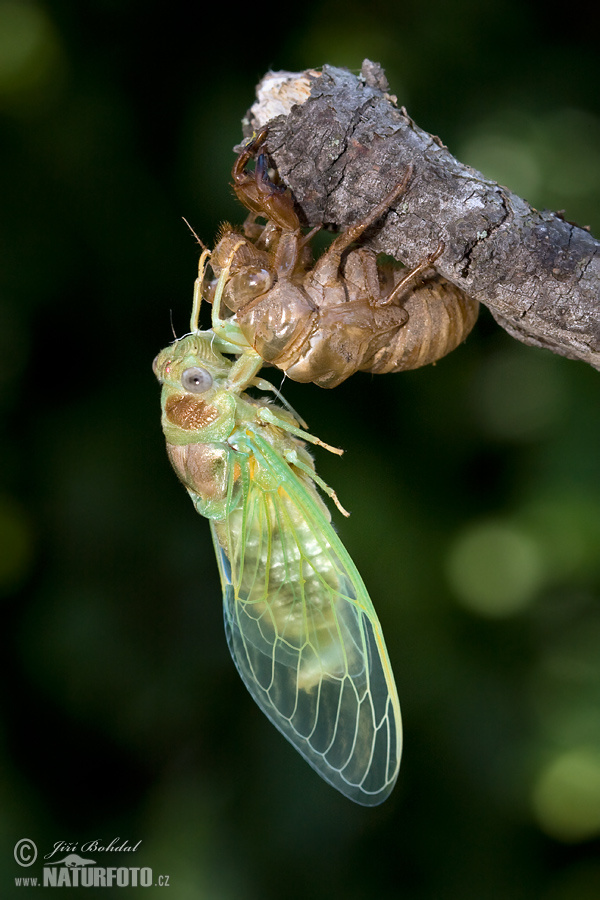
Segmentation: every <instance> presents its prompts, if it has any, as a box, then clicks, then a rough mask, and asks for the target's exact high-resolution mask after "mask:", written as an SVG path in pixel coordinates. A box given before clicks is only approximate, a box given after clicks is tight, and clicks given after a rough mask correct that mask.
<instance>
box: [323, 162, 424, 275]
mask: <svg viewBox="0 0 600 900" xmlns="http://www.w3.org/2000/svg"><path fill="white" fill-rule="evenodd" d="M412 172H413V167H412V166H411V165H409V166H407V167H406V172H405V173H404V175H403V177H402V179H401V181H400V182H399V183H398V184H397V185H396V187H395V188H394V189H393V190H391V191H390V192H389V194H387V196H385V197H384V198H383V200H381V202H380V203H378V204H377V206H375V207H374V208H373V209H372V210H371V212H370V213H369V214H368V215H366V216H365V217H364V218H363V219H361V220H360V221H359V222H356V223H355V224H354V225H351V226H350V227H349V228H347V229H346V231H345V232H344V233H343V234H340V235H339V236H338V237H336V239H335V240H334V241H333V242H332V244H331V246H330V247H329V249H328V250H327V251H326V252H325V253H324V254H323V256H321V258H320V259H319V260H318V262H317V263H316V265H315V267H314V269H313V272H312V276H311V280H313V281H315V282H318V283H320V284H327V283H333V282H334V281H335V280H336V279H337V277H338V272H339V268H340V265H341V261H342V254H343V253H344V252H345V251H346V250H347V249H348V247H349V246H350V244H352V243H353V242H354V241H356V240H358V238H359V237H360V236H361V235H362V234H363V233H364V232H365V231H366V230H367V228H369V226H371V225H373V224H374V223H375V222H377V220H378V219H380V218H381V217H382V215H383V214H384V213H385V212H387V210H388V209H389V208H390V207H391V206H392V204H393V203H394V202H395V201H396V200H397V199H398V197H400V196H401V195H402V194H403V193H404V192H405V191H406V188H407V187H408V183H409V181H410V179H411V177H412Z"/></svg>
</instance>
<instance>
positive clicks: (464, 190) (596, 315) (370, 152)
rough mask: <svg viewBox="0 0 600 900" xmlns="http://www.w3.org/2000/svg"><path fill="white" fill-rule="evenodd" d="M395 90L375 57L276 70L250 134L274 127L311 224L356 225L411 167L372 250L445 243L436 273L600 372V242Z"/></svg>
mask: <svg viewBox="0 0 600 900" xmlns="http://www.w3.org/2000/svg"><path fill="white" fill-rule="evenodd" d="M387 89H388V85H387V81H386V78H385V75H384V73H383V70H382V69H381V68H380V67H379V66H378V65H377V64H376V63H371V62H369V60H365V62H364V63H363V67H362V72H361V74H360V75H359V76H356V75H353V74H351V73H350V72H348V71H346V70H344V69H338V68H334V67H333V66H323V69H322V70H321V71H314V70H309V71H307V72H304V73H300V74H298V73H288V72H283V73H282V72H279V73H269V74H268V75H267V76H265V78H264V79H263V81H262V82H261V83H260V84H259V86H258V88H257V92H258V101H257V103H255V104H254V106H253V107H252V108H251V109H250V110H249V112H248V114H247V118H246V119H245V133H246V134H247V135H248V134H251V133H252V131H253V130H258V129H259V128H261V127H262V126H263V125H265V124H266V123H267V122H268V123H269V134H268V139H267V145H266V146H267V151H268V153H269V156H270V157H271V159H272V161H273V163H274V164H275V166H276V167H277V170H278V171H279V174H280V176H281V178H282V180H283V182H284V183H285V184H287V185H288V186H289V187H290V188H291V190H292V192H293V194H294V197H295V199H296V202H297V205H298V208H299V210H300V214H301V216H303V218H304V223H305V224H306V225H310V226H312V225H317V224H325V225H333V226H335V227H341V226H347V225H350V224H352V223H353V222H355V221H356V220H357V219H359V218H361V217H362V216H363V215H364V214H365V212H366V211H368V210H369V209H371V208H372V207H373V206H374V205H375V204H376V203H377V202H378V201H379V200H381V199H382V197H384V196H385V194H387V193H388V191H390V190H391V188H392V187H393V186H394V185H395V184H396V183H397V182H398V181H399V180H400V178H401V177H402V174H403V172H404V171H405V169H406V166H407V165H408V164H409V163H412V164H413V166H414V174H413V177H412V179H411V182H410V184H409V187H408V190H407V193H406V194H405V195H404V196H403V197H402V198H400V200H399V201H398V203H397V205H396V207H395V209H392V210H391V212H390V214H389V215H388V216H387V217H385V219H384V220H383V222H382V225H381V227H380V228H377V229H374V230H373V238H372V240H371V242H370V243H371V245H372V246H373V247H374V249H376V250H377V251H378V252H385V253H388V254H389V255H391V256H393V257H394V258H396V259H398V260H400V261H401V262H403V263H406V264H407V265H414V264H415V263H416V262H418V261H419V259H421V258H422V257H424V256H426V255H427V254H428V253H430V252H431V251H432V249H433V248H435V246H436V245H437V243H438V241H439V240H440V238H441V239H442V240H443V241H444V242H445V245H446V246H445V251H444V253H443V255H442V257H440V259H439V260H438V261H437V262H436V266H435V267H436V269H437V270H438V271H439V272H441V274H442V275H444V276H445V277H446V278H447V279H448V280H449V281H452V282H454V284H456V285H458V287H460V288H462V290H464V291H465V293H467V294H469V295H470V296H471V297H475V298H476V299H478V300H479V301H480V302H481V303H484V304H485V305H486V306H488V307H489V309H490V310H491V312H492V314H493V316H494V318H495V319H496V321H497V322H498V323H499V324H500V325H501V326H502V327H503V328H505V329H506V331H508V333H509V334H511V335H512V336H513V337H515V338H517V339H518V340H520V341H522V342H523V343H525V344H529V345H531V346H535V347H546V348H548V349H549V350H552V351H553V352H554V353H559V354H561V355H562V356H567V357H570V358H571V359H581V360H584V361H585V362H588V363H590V364H591V365H592V366H594V367H595V368H600V253H599V250H600V243H599V242H598V241H596V240H595V239H594V238H593V237H592V236H591V235H590V234H589V233H588V232H587V231H586V230H585V229H583V228H579V227H577V226H576V225H573V224H571V223H569V222H567V221H564V220H563V219H562V218H561V217H560V216H559V215H557V214H555V213H552V212H549V211H543V212H540V211H538V210H536V209H534V208H533V207H531V206H529V205H528V204H527V203H526V202H525V201H524V200H522V199H521V198H520V197H517V196H516V194H513V193H512V192H511V191H509V190H508V189H507V188H504V187H502V186H500V185H498V184H496V183H495V182H493V181H490V180H489V179H487V178H485V177H484V176H483V175H482V174H481V173H479V172H477V171H475V170H474V169H471V168H470V167H469V166H465V165H463V164H462V163H460V162H459V161H458V160H456V159H455V158H454V157H453V156H452V155H451V154H450V153H449V151H448V150H447V148H446V147H445V146H444V145H443V144H442V142H441V141H440V139H439V138H437V137H434V136H432V135H430V134H427V132H425V131H423V130H422V129H421V128H419V127H418V126H417V125H416V124H415V123H414V122H413V121H412V119H411V118H410V116H409V115H408V114H407V112H406V110H405V109H398V108H397V106H396V98H395V97H393V96H390V94H389V93H387Z"/></svg>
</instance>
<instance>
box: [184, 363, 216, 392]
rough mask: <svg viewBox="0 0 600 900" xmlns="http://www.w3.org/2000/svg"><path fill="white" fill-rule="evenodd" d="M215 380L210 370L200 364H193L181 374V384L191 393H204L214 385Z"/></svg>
mask: <svg viewBox="0 0 600 900" xmlns="http://www.w3.org/2000/svg"><path fill="white" fill-rule="evenodd" d="M212 383H213V380H212V375H211V374H210V372H207V371H206V369H202V368H200V366H191V367H190V368H189V369H186V370H185V371H184V373H183V375H182V376H181V384H182V386H183V388H184V389H185V390H186V391H189V392H190V393H191V394H203V393H204V392H205V391H207V390H208V389H209V388H210V387H211V386H212Z"/></svg>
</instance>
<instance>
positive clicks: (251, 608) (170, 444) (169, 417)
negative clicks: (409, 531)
mask: <svg viewBox="0 0 600 900" xmlns="http://www.w3.org/2000/svg"><path fill="white" fill-rule="evenodd" d="M207 256H208V251H205V253H203V254H202V257H201V261H200V271H199V276H198V279H197V281H196V286H195V293H194V307H193V312H192V319H191V325H190V333H189V334H187V335H186V336H184V337H182V338H180V339H179V340H176V341H175V342H174V343H173V344H171V345H170V346H169V347H167V348H166V349H165V350H163V351H162V352H161V353H159V354H158V356H157V357H156V359H155V361H154V371H155V374H156V376H157V378H158V380H159V381H160V383H161V384H162V427H163V431H164V434H165V437H166V441H167V451H168V455H169V458H170V460H171V463H172V465H173V468H174V469H175V472H176V473H177V475H178V476H179V478H180V479H181V481H182V482H183V484H184V486H185V487H186V489H187V491H188V493H189V495H190V497H191V499H192V502H193V504H194V506H195V508H196V510H197V512H199V513H200V514H201V515H203V516H206V517H207V518H208V519H209V520H210V526H211V531H212V537H213V542H214V548H215V553H216V556H217V562H218V566H219V570H220V575H221V584H222V589H223V608H224V619H225V631H226V635H227V642H228V645H229V649H230V651H231V655H232V657H233V660H234V663H235V665H236V667H237V669H238V672H239V673H240V675H241V677H242V680H243V682H244V684H245V685H246V687H247V688H248V690H249V691H250V693H251V694H252V696H253V697H254V699H255V701H256V702H257V704H258V705H259V707H260V708H261V709H262V710H263V712H264V713H265V714H266V715H267V717H268V718H269V719H270V720H271V722H273V724H274V725H275V726H276V727H277V728H278V729H279V730H280V731H281V732H282V733H283V735H284V736H285V737H286V738H287V739H288V740H289V741H290V742H291V743H292V744H293V745H294V747H295V748H296V749H297V750H298V751H299V752H300V753H301V754H302V756H303V757H304V758H305V759H306V760H307V761H308V762H309V763H310V765H311V766H313V768H314V769H316V771H317V772H318V773H319V774H320V775H321V776H322V777H323V778H324V779H325V780H326V781H327V782H329V783H330V784H331V785H333V787H335V788H337V789H338V790H339V791H341V792H342V794H344V795H345V796H346V797H348V798H350V799H351V800H353V801H355V802H356V803H359V804H362V805H364V806H374V805H376V804H378V803H381V802H382V801H383V800H385V799H386V797H387V796H388V795H389V793H390V791H391V790H392V788H393V786H394V783H395V781H396V777H397V774H398V768H399V764H400V754H401V744H402V728H401V718H400V707H399V703H398V696H397V693H396V687H395V683H394V677H393V674H392V669H391V665H390V661H389V658H388V654H387V650H386V646H385V642H384V639H383V634H382V630H381V626H380V624H379V620H378V618H377V615H376V613H375V610H374V608H373V604H372V603H371V600H370V599H369V595H368V593H367V590H366V588H365V585H364V583H363V581H362V578H361V577H360V575H359V573H358V571H357V569H356V567H355V565H354V563H353V562H352V560H351V558H350V556H349V554H348V552H347V551H346V549H345V548H344V546H343V544H342V542H341V541H340V538H339V537H338V535H337V534H336V532H335V530H334V528H333V526H332V523H331V515H330V512H329V510H328V507H327V505H326V503H325V501H324V500H323V498H322V496H321V494H323V493H324V494H325V495H326V496H329V497H330V498H331V499H332V500H333V501H334V502H335V503H336V504H338V506H340V509H341V505H340V504H339V501H338V500H337V497H336V495H335V492H334V491H333V490H332V489H331V488H330V487H328V485H326V484H325V482H324V481H322V479H321V478H319V476H318V475H317V473H316V471H315V466H314V462H313V459H312V457H311V455H310V454H309V452H308V451H307V449H306V447H307V444H313V445H320V446H323V447H326V448H327V449H329V450H332V451H333V452H336V453H341V451H338V450H336V449H335V448H333V447H329V446H328V445H327V444H324V443H323V442H322V441H320V440H319V439H318V438H317V437H315V436H314V435H312V434H310V433H309V432H308V431H307V430H306V424H305V423H304V422H303V421H302V420H301V419H300V417H299V416H298V415H297V414H296V413H295V412H294V411H293V410H292V409H291V407H289V406H286V405H281V403H284V401H283V398H282V397H281V395H280V394H279V391H277V390H276V389H275V388H274V387H273V386H272V385H271V384H270V383H269V382H267V381H265V380H263V379H262V378H260V377H259V376H258V372H259V370H260V367H261V366H262V363H263V361H262V359H261V357H260V356H259V355H258V354H257V353H256V352H255V351H254V350H253V349H252V348H251V347H250V346H249V345H245V346H243V347H242V349H240V347H241V345H243V344H244V339H243V336H241V335H238V338H239V340H238V342H237V343H235V344H232V343H229V342H227V341H226V340H223V339H222V338H221V337H219V336H218V333H217V332H218V327H219V325H220V324H221V323H220V322H219V320H218V315H219V309H220V306H221V300H222V295H223V290H224V288H225V286H226V285H227V283H228V280H229V275H230V271H229V269H230V265H231V260H230V261H229V262H228V263H226V264H225V265H224V266H223V268H222V271H221V272H220V275H219V280H218V284H217V286H216V291H215V296H214V305H213V321H212V325H213V328H212V329H209V330H207V331H201V330H199V327H198V311H199V308H200V304H201V301H202V288H203V283H204V268H205V265H206V259H207ZM250 390H253V392H254V393H253V394H252V395H251V394H250V393H248V391H250ZM267 395H270V396H267ZM278 399H279V400H280V401H281V402H280V403H278V402H277V400H278ZM342 511H343V510H342Z"/></svg>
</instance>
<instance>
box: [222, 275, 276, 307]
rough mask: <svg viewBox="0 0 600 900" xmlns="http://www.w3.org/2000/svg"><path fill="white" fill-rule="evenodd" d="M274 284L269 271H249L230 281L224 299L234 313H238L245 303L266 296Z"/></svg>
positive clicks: (235, 276)
mask: <svg viewBox="0 0 600 900" xmlns="http://www.w3.org/2000/svg"><path fill="white" fill-rule="evenodd" d="M272 284H273V277H272V275H271V273H270V272H269V270H268V269H249V270H246V271H244V272H238V273H237V275H234V276H233V277H232V278H230V279H229V281H228V282H227V285H226V286H225V291H224V293H223V299H224V301H225V305H226V306H227V307H228V309H230V310H231V311H232V312H236V310H238V309H239V308H240V307H241V306H243V305H244V303H248V302H249V301H250V300H254V298H255V297H259V296H260V294H264V293H265V292H266V291H268V290H269V288H270V287H271V285H272Z"/></svg>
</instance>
